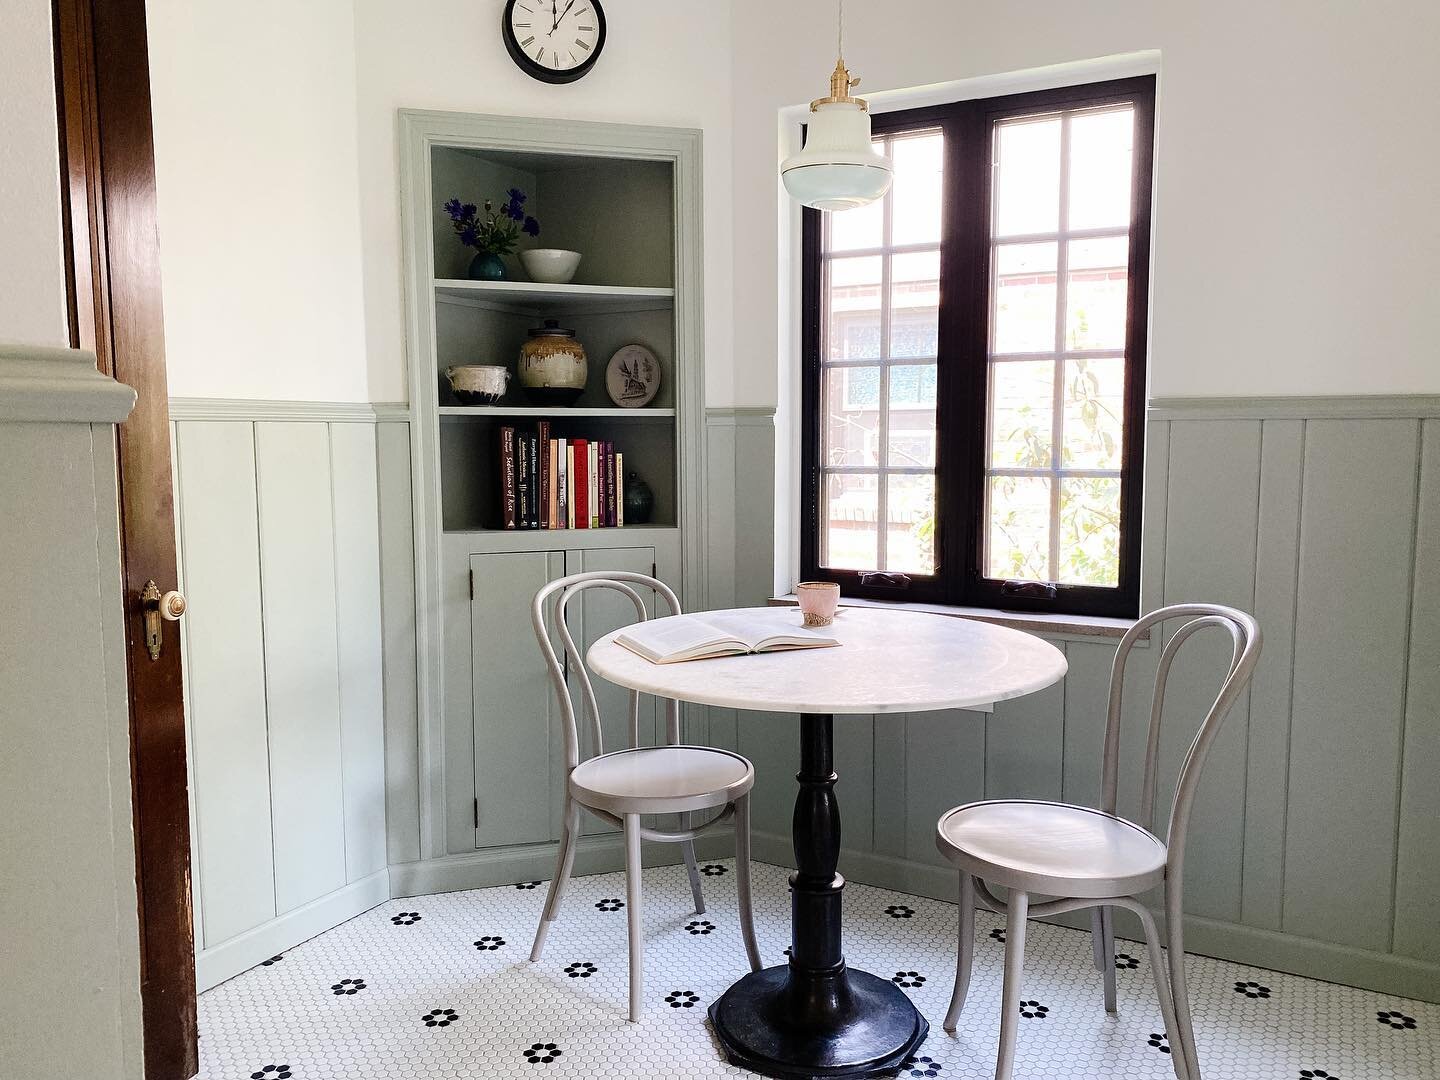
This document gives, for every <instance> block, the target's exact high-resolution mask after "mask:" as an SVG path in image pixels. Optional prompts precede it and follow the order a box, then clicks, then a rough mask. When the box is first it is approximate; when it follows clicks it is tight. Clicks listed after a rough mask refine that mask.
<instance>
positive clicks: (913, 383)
mask: <svg viewBox="0 0 1440 1080" xmlns="http://www.w3.org/2000/svg"><path fill="white" fill-rule="evenodd" d="M935 378H936V369H935V365H934V364H918V365H913V366H912V365H910V364H906V365H904V366H903V367H902V366H898V365H897V366H896V367H892V368H891V369H890V433H889V437H888V439H887V440H886V446H887V460H886V462H885V464H887V465H890V466H892V467H898V468H902V469H903V468H913V467H915V466H926V467H930V466H933V465H934V464H935Z"/></svg>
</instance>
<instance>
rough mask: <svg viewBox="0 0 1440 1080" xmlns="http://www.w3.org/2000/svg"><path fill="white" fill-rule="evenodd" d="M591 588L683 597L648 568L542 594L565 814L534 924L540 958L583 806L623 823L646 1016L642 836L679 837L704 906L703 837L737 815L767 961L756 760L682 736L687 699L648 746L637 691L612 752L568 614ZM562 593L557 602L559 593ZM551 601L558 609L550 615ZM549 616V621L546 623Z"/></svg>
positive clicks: (755, 959) (635, 1000)
mask: <svg viewBox="0 0 1440 1080" xmlns="http://www.w3.org/2000/svg"><path fill="white" fill-rule="evenodd" d="M590 590H612V591H614V592H618V593H621V594H622V595H624V596H626V597H628V598H629V599H630V601H631V602H632V603H633V604H634V605H635V617H636V621H639V622H643V621H644V620H645V619H646V618H648V615H647V612H646V610H645V600H644V598H643V594H642V590H644V591H646V592H653V593H654V594H655V595H656V596H658V597H659V598H661V599H663V600H664V601H665V603H666V605H667V606H668V607H669V609H670V612H671V614H675V615H678V614H680V601H679V600H678V599H677V598H676V596H675V593H674V592H673V591H671V589H670V587H669V586H668V585H666V584H665V583H664V582H661V581H657V580H656V579H654V578H652V577H646V576H645V575H644V574H633V573H629V572H626V571H597V572H593V573H588V574H572V575H570V576H569V577H565V578H561V579H559V580H558V581H552V582H551V583H550V584H548V585H546V586H545V587H544V588H543V589H541V590H540V591H539V592H538V593H537V594H536V596H535V602H534V605H533V606H532V608H531V619H532V621H533V623H534V626H535V636H536V638H537V639H538V640H539V642H540V651H541V652H542V653H544V655H545V662H546V665H547V667H548V668H549V670H550V680H551V682H553V683H554V685H555V694H556V696H557V697H558V699H559V702H560V715H561V719H562V724H561V729H562V732H563V734H564V739H565V772H566V785H565V816H564V827H563V832H562V833H561V837H560V852H559V856H558V862H557V866H556V870H555V877H554V878H553V879H551V881H550V890H549V893H548V894H547V895H546V897H545V910H544V912H543V914H542V915H541V916H540V926H539V928H538V929H537V930H536V931H535V944H534V946H533V947H532V948H531V950H530V959H531V961H532V962H533V961H536V960H539V959H540V956H541V954H542V953H543V952H544V949H545V935H546V933H547V932H548V931H549V929H550V924H551V923H552V922H554V921H555V916H556V915H557V914H558V913H559V910H560V901H561V899H562V898H563V897H564V895H565V886H566V883H567V882H568V880H569V878H570V871H571V869H572V867H573V866H574V864H575V844H576V841H577V840H578V839H579V836H580V821H581V811H582V810H585V811H588V812H589V813H591V814H593V815H594V816H596V817H598V818H599V819H601V820H602V821H606V822H608V823H610V824H612V825H616V826H618V827H619V828H621V829H622V830H623V831H624V833H625V896H626V900H625V905H626V911H627V913H628V915H629V924H630V926H629V929H630V1019H631V1020H639V1019H640V1013H641V998H642V997H643V996H644V992H645V965H644V951H645V938H644V922H643V917H642V916H643V913H644V908H643V905H642V900H641V895H640V874H641V864H640V841H641V840H652V841H659V842H661V843H667V844H680V845H681V847H682V849H683V851H684V855H685V867H686V870H687V871H688V872H689V876H690V891H691V893H692V895H693V897H694V900H695V913H696V914H697V915H703V914H704V913H705V897H704V895H703V893H702V892H701V888H700V871H699V868H698V867H697V866H696V865H695V843H694V841H695V838H696V837H697V836H699V835H700V834H701V833H703V832H706V831H708V830H710V829H712V828H714V827H715V826H716V825H719V824H720V823H721V822H723V821H726V820H728V819H730V818H732V817H733V818H734V820H735V887H736V889H737V890H738V892H739V895H740V934H741V937H742V938H743V939H744V941H745V952H746V953H747V954H748V956H749V959H750V967H751V970H753V971H759V970H760V950H759V949H758V948H757V947H756V945H755V926H754V921H753V918H752V915H751V906H750V789H751V788H752V787H753V786H754V784H755V769H754V767H753V766H752V765H751V764H750V762H749V761H747V760H746V759H745V758H743V757H741V756H740V755H739V754H732V753H731V752H730V751H728V750H717V749H713V748H711V747H706V746H682V745H680V706H679V703H678V702H675V701H666V702H665V729H666V732H665V733H666V745H664V746H651V747H644V746H641V745H640V694H639V693H638V692H637V691H633V690H632V691H630V692H629V710H628V711H629V720H630V745H629V747H628V748H626V749H624V750H612V751H610V752H609V753H606V752H605V749H604V744H603V736H602V733H601V724H600V708H599V705H598V704H597V702H596V698H595V689H594V687H593V686H592V685H591V682H590V674H589V672H588V671H586V669H585V661H584V659H583V658H582V657H581V655H580V650H579V649H578V648H577V647H576V645H575V639H574V637H573V636H571V633H570V628H569V626H568V625H567V620H566V613H567V611H568V609H569V607H570V605H571V604H572V603H573V602H574V601H575V599H576V598H577V597H579V596H582V595H583V594H584V593H586V592H589V591H590ZM557 593H558V594H559V597H558V599H556V600H555V602H554V603H553V604H550V598H551V597H553V596H555V595H556V594H557ZM547 607H548V609H549V611H548V614H549V616H550V618H549V619H548V620H547V617H546V616H547ZM547 622H548V626H547ZM552 633H553V635H554V636H555V637H557V638H559V639H560V641H561V642H562V647H563V650H564V654H565V657H566V659H567V661H568V663H562V661H561V660H560V658H559V657H558V656H557V655H556V652H555V646H554V645H553V644H552V643H551V635H552ZM567 667H568V668H569V669H570V670H571V671H572V672H573V673H574V675H575V682H576V684H578V688H579V690H580V695H581V698H582V706H581V712H582V714H583V717H584V719H586V720H588V721H589V723H588V732H589V736H590V747H591V749H592V753H591V754H590V756H588V757H586V758H584V760H582V759H581V752H580V737H579V731H578V730H577V725H576V718H575V705H574V702H573V701H572V699H571V695H570V686H569V684H568V683H567V682H566V669H567ZM708 810H716V811H718V813H716V814H715V815H714V816H713V817H711V818H710V820H708V821H706V822H705V823H704V824H702V825H699V826H694V827H692V823H691V820H690V818H691V815H692V814H694V813H696V812H704V811H708ZM651 814H665V815H675V814H678V815H680V817H679V826H680V827H679V828H678V829H661V828H651V827H649V826H646V825H644V824H642V823H641V816H642V815H651Z"/></svg>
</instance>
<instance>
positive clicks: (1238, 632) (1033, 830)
mask: <svg viewBox="0 0 1440 1080" xmlns="http://www.w3.org/2000/svg"><path fill="white" fill-rule="evenodd" d="M1171 619H1184V620H1186V621H1185V622H1184V624H1183V625H1181V626H1180V627H1179V628H1178V629H1177V630H1176V631H1175V632H1174V633H1173V634H1172V635H1171V636H1170V638H1169V640H1168V641H1167V642H1165V644H1164V647H1163V648H1162V649H1161V651H1160V659H1159V664H1158V668H1157V670H1156V675H1155V690H1154V694H1153V696H1152V698H1151V704H1150V725H1149V732H1148V738H1147V741H1146V747H1145V772H1144V776H1143V779H1142V784H1141V795H1140V815H1139V816H1140V820H1141V821H1144V822H1149V821H1151V820H1152V817H1153V810H1154V806H1155V786H1156V778H1155V774H1156V761H1157V758H1158V756H1159V748H1160V716H1161V712H1162V710H1163V708H1164V704H1165V683H1166V680H1167V679H1168V678H1169V675H1170V667H1171V665H1172V664H1173V663H1174V660H1175V654H1176V653H1177V652H1178V651H1179V649H1180V647H1181V646H1182V645H1183V644H1184V643H1185V642H1186V641H1187V640H1189V638H1190V637H1191V636H1192V635H1193V634H1195V633H1196V632H1197V631H1199V630H1203V629H1205V628H1207V627H1212V626H1213V627H1221V628H1223V629H1225V630H1226V631H1228V632H1229V634H1230V639H1231V644H1232V650H1231V657H1230V668H1229V671H1228V672H1227V674H1226V676H1225V681H1224V682H1223V683H1222V684H1221V686H1220V691H1219V693H1218V695H1217V696H1216V698H1215V700H1214V702H1213V703H1212V704H1211V706H1210V708H1209V710H1208V711H1207V712H1206V714H1205V717H1204V719H1203V720H1202V721H1201V724H1200V729H1199V732H1198V733H1197V734H1196V736H1195V738H1194V741H1193V742H1191V744H1190V749H1189V751H1188V752H1187V753H1186V755H1185V760H1184V763H1183V764H1182V765H1181V767H1180V777H1179V781H1178V783H1177V784H1176V788H1175V798H1174V801H1173V803H1172V804H1171V807H1170V821H1169V825H1168V827H1167V829H1166V832H1165V839H1164V840H1161V839H1160V837H1158V836H1156V835H1155V834H1154V833H1151V832H1150V831H1149V830H1148V829H1146V828H1145V827H1144V826H1141V825H1137V824H1136V823H1135V822H1132V821H1127V820H1126V819H1125V818H1122V817H1120V816H1118V815H1117V814H1116V812H1115V808H1116V802H1117V789H1118V786H1119V769H1120V705H1121V689H1122V687H1123V685H1124V682H1125V661H1126V660H1127V659H1128V658H1129V655H1130V650H1131V648H1132V647H1133V646H1134V644H1135V642H1136V641H1138V640H1139V639H1140V638H1141V637H1142V636H1143V635H1144V634H1146V633H1147V632H1148V631H1149V630H1150V629H1151V627H1155V626H1159V625H1160V624H1162V623H1164V622H1166V621H1167V620H1171ZM1259 657H1260V628H1259V627H1258V626H1257V625H1256V623H1255V620H1254V619H1253V618H1251V617H1250V616H1249V615H1247V614H1245V613H1244V612H1242V611H1237V610H1235V609H1234V608H1228V607H1221V606H1219V605H1215V604H1176V605H1174V606H1172V607H1167V608H1161V609H1160V610H1159V611H1155V612H1152V613H1150V614H1149V615H1146V616H1144V617H1143V618H1142V619H1140V620H1139V621H1138V622H1137V623H1136V624H1135V625H1134V626H1133V627H1131V628H1130V630H1129V631H1127V632H1126V634H1125V636H1124V637H1123V638H1122V639H1121V641H1120V646H1119V648H1118V649H1117V650H1116V653H1115V663H1114V666H1113V667H1112V669H1111V673H1110V701H1109V709H1108V711H1107V715H1106V720H1105V746H1104V757H1103V774H1102V783H1101V808H1100V809H1099V810H1093V809H1090V808H1089V807H1083V806H1070V805H1068V804H1066V803H1058V802H1040V801H1031V800H1020V799H1001V800H990V801H986V802H976V803H970V804H968V805H966V806H960V807H957V808H955V809H954V810H951V811H949V812H948V813H946V814H945V815H944V816H942V817H941V818H940V823H939V825H938V826H937V830H936V838H935V842H936V846H938V847H939V849H940V852H941V854H942V855H944V856H945V857H946V858H947V859H949V860H950V861H951V862H952V863H954V864H955V865H956V866H957V867H959V869H960V948H959V955H958V958H957V962H956V967H955V992H954V994H953V995H952V996H951V998H950V1011H949V1012H948V1013H946V1015H945V1030H946V1031H948V1032H951V1033H952V1034H953V1033H954V1031H955V1025H956V1022H957V1021H958V1020H959V1018H960V1010H961V1009H962V1008H963V1007H964V1005H965V992H966V990H967V989H968V987H969V983H970V963H971V959H972V957H973V956H974V952H975V907H976V905H977V904H979V905H980V906H983V907H986V908H988V909H990V910H991V911H995V912H998V913H1000V914H1003V915H1005V916H1006V930H1005V983H1004V989H1003V992H1002V994H1001V1013H1000V1052H999V1057H998V1059H997V1062H996V1066H995V1077H996V1080H1009V1078H1010V1075H1011V1070H1012V1067H1013V1064H1014V1058H1015V1035H1016V1025H1017V1023H1018V1021H1019V1015H1020V989H1021V985H1020V981H1021V969H1022V966H1023V962H1024V956H1025V920H1026V919H1027V918H1036V919H1038V918H1045V917H1046V916H1049V915H1059V914H1061V913H1063V912H1067V911H1075V910H1078V909H1081V908H1093V909H1094V910H1093V911H1092V913H1091V933H1092V939H1093V944H1094V961H1095V966H1096V968H1097V969H1099V970H1100V971H1102V972H1103V973H1104V987H1105V1010H1106V1011H1107V1012H1112V1013H1113V1012H1114V1011H1115V949H1114V931H1113V928H1112V925H1111V913H1110V909H1111V908H1117V907H1118V908H1125V909H1126V910H1128V911H1133V912H1134V913H1135V914H1136V916H1138V917H1139V919H1140V923H1141V925H1142V926H1143V927H1144V930H1145V944H1146V947H1147V949H1148V950H1149V953H1150V967H1151V969H1152V971H1153V972H1154V975H1155V990H1156V992H1157V993H1158V995H1159V997H1160V1012H1161V1015H1162V1016H1163V1017H1164V1020H1165V1030H1166V1032H1167V1033H1168V1034H1169V1035H1170V1046H1171V1054H1170V1059H1171V1064H1172V1065H1173V1067H1174V1069H1175V1075H1176V1076H1177V1077H1178V1078H1179V1080H1200V1062H1199V1059H1198V1057H1197V1056H1196V1053H1195V1032H1194V1029H1193V1027H1192V1025H1191V1022H1190V1002H1189V994H1188V991H1187V989H1186V984H1185V948H1184V942H1183V940H1182V934H1183V927H1182V923H1181V917H1182V916H1181V912H1182V906H1181V888H1182V884H1183V874H1184V868H1185V833H1186V829H1187V827H1188V825H1189V821H1190V807H1191V804H1192V803H1193V802H1194V799H1195V789H1196V787H1197V786H1198V784H1199V782H1200V770H1201V769H1202V767H1203V766H1204V764H1205V758H1206V755H1207V754H1209V752H1210V747H1211V745H1212V744H1213V743H1214V741H1215V736H1216V734H1217V733H1218V732H1219V730H1220V725H1221V722H1222V721H1223V720H1224V719H1225V716H1226V714H1228V713H1229V711H1230V708H1231V706H1232V705H1234V703H1235V699H1236V698H1238V697H1239V696H1240V694H1241V693H1242V692H1243V691H1244V689H1245V686H1246V685H1247V684H1248V683H1249V681H1250V678H1251V676H1252V675H1253V674H1254V671H1255V664H1256V661H1257V660H1258V659H1259ZM991 885H1000V886H1003V887H1005V888H1006V889H1008V890H1009V895H1008V897H1007V899H1006V900H1003V901H1002V900H1000V899H999V898H998V897H997V896H996V895H995V894H994V893H993V892H992V891H991V888H990V887H991ZM1156 886H1163V887H1164V895H1165V928H1166V940H1165V945H1166V955H1164V956H1162V955H1161V951H1160V939H1159V936H1158V934H1157V932H1156V929H1155V920H1154V918H1153V917H1152V916H1151V914H1150V910H1149V908H1147V907H1146V906H1145V904H1144V902H1143V900H1142V899H1141V894H1143V893H1145V892H1146V891H1147V890H1149V889H1152V888H1154V887H1156ZM1036 893H1038V894H1041V895H1043V896H1048V897H1054V898H1055V899H1051V900H1047V901H1044V902H1041V903H1033V904H1032V903H1031V902H1030V897H1031V895H1032V894H1036ZM1167 967H1168V970H1169V977H1168V979H1167V977H1166V970H1167Z"/></svg>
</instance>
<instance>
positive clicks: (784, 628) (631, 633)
mask: <svg viewBox="0 0 1440 1080" xmlns="http://www.w3.org/2000/svg"><path fill="white" fill-rule="evenodd" d="M787 616H788V617H787ZM794 619H795V614H794V612H786V613H785V614H783V615H782V614H781V613H780V609H777V608H768V609H767V608H761V609H759V610H757V611H756V612H754V613H753V614H752V613H750V612H743V613H742V612H733V611H732V612H719V611H707V612H701V613H700V614H698V615H677V616H675V617H674V618H670V619H658V620H655V621H653V622H643V623H636V624H635V625H634V626H630V627H626V628H625V630H623V631H622V632H621V633H619V634H617V635H615V641H616V642H617V643H618V644H620V645H623V646H625V648H627V649H629V650H630V651H631V652H633V653H637V654H639V655H640V656H643V657H644V658H645V659H646V660H649V661H650V662H651V663H652V664H675V663H679V662H680V661H682V660H709V659H711V658H713V657H716V656H743V655H744V654H746V653H762V652H780V651H781V650H784V649H823V648H825V647H827V646H830V645H839V644H840V641H839V639H837V638H834V637H831V636H830V635H829V634H826V633H823V632H822V631H818V630H811V629H809V628H807V627H803V626H795V625H793V620H794Z"/></svg>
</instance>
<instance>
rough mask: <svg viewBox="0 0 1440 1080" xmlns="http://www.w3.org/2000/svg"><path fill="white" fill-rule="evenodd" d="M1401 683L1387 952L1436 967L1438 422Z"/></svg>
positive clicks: (1424, 456)
mask: <svg viewBox="0 0 1440 1080" xmlns="http://www.w3.org/2000/svg"><path fill="white" fill-rule="evenodd" d="M1408 675H1409V684H1408V686H1407V689H1406V693H1405V741H1404V744H1403V747H1402V750H1401V752H1402V755H1403V768H1402V771H1401V775H1400V821H1399V823H1398V830H1399V831H1398V837H1397V846H1396V853H1395V857H1396V867H1395V941H1394V949H1395V951H1396V952H1397V953H1401V954H1403V955H1405V956H1413V957H1415V958H1416V959H1418V960H1428V961H1430V962H1431V963H1440V420H1426V421H1425V424H1424V431H1423V435H1422V453H1421V458H1420V498H1419V515H1418V521H1417V526H1416V542H1415V587H1414V600H1413V603H1412V606H1411V611H1410V658H1409V672H1408Z"/></svg>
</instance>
